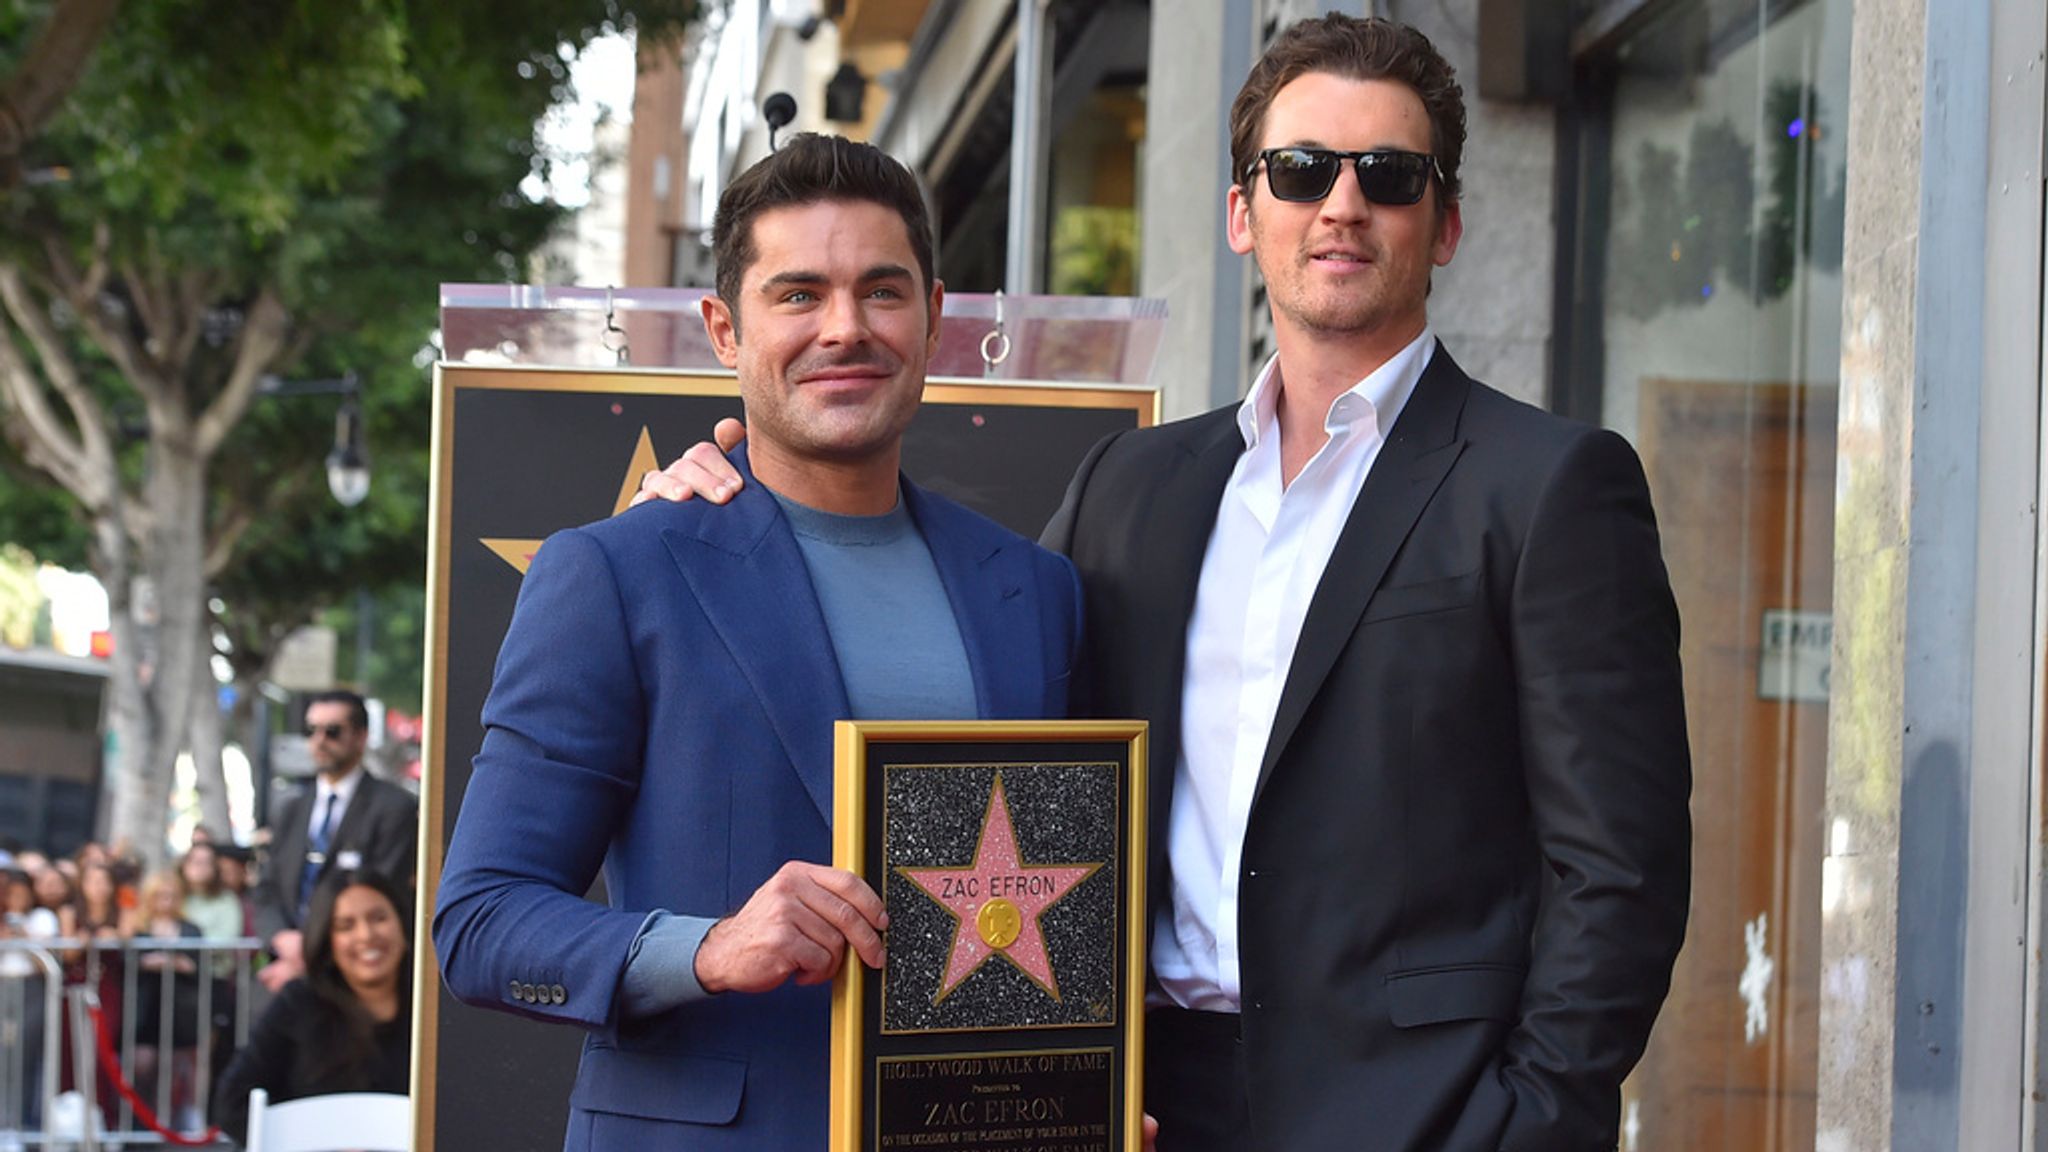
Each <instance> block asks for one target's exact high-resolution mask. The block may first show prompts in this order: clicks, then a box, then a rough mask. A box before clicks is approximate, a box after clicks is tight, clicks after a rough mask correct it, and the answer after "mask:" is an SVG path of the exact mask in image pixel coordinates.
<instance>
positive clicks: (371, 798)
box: [251, 691, 420, 993]
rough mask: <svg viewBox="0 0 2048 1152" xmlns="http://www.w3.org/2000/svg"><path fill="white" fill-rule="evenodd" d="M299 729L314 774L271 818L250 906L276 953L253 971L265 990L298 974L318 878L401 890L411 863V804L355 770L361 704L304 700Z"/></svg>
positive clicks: (414, 852) (256, 926)
mask: <svg viewBox="0 0 2048 1152" xmlns="http://www.w3.org/2000/svg"><path fill="white" fill-rule="evenodd" d="M305 733H306V747H307V749H308V750H309V751H310V752H311V753H312V755H313V766H314V767H315V768H316V769H317V770H318V775H316V776H315V777H314V779H313V782H312V785H311V786H310V787H308V788H305V789H302V790H301V791H300V792H299V793H298V794H297V795H295V796H293V797H292V798H291V799H290V800H288V801H286V803H285V805H284V809H283V811H282V812H280V813H279V814H278V816H277V818H276V820H275V821H273V822H272V825H271V828H270V830H269V832H270V849H269V852H268V854H267V855H266V856H265V858H264V864H263V874H262V877H261V878H260V879H259V880H258V882H257V884H256V888H255V892H254V895H253V899H252V900H251V904H252V911H253V912H254V923H253V926H252V930H253V932H254V934H255V935H257V936H260V937H262V938H263V939H265V940H267V941H269V943H270V951H271V954H272V955H273V956H275V957H276V959H274V960H272V961H271V962H270V963H269V964H266V965H264V967H263V968H262V970H260V971H259V972H258V973H257V974H256V975H257V979H259V980H261V981H263V986H264V987H265V988H268V989H269V990H270V991H271V992H273V993H274V992H276V991H277V990H278V989H280V988H282V987H284V986H285V985H286V984H289V983H290V982H292V981H293V980H295V979H298V978H299V977H300V976H303V975H305V971H306V964H305V935H304V927H305V923H306V907H307V905H308V903H310V902H311V900H312V897H313V889H314V888H315V887H316V886H317V885H318V884H319V881H320V877H322V876H324V875H326V874H327V873H328V872H329V871H330V870H337V871H356V870H363V869H367V870H369V871H372V872H375V873H377V874H378V875H381V876H388V877H391V878H392V879H394V880H396V881H398V882H399V883H401V884H404V885H406V886H408V887H409V886H411V884H412V883H413V878H414V874H415V873H416V872H417V871H418V865H419V819H420V809H419V801H417V800H416V799H414V798H413V795H412V793H411V792H408V791H406V790H405V789H404V788H401V787H399V786H398V785H396V784H392V783H389V782H387V781H384V780H379V779H378V778H376V777H375V776H372V775H370V772H369V769H368V768H366V767H365V766H364V764H363V750H364V749H365V748H367V747H368V746H369V742H370V713H369V709H368V708H366V707H365V706H364V704H363V698H362V697H361V696H358V695H356V694H355V693H353V692H345V691H334V692H321V693H319V694H317V695H315V696H313V697H312V698H311V699H310V700H309V701H308V702H307V704H306V727H305Z"/></svg>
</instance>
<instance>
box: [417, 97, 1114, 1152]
mask: <svg viewBox="0 0 2048 1152" xmlns="http://www.w3.org/2000/svg"><path fill="white" fill-rule="evenodd" d="M713 244H714V251H715V255H716V257H717V261H718V290H717V295H716V296H715V297H713V298H709V299H707V300H706V301H705V304H704V320H705V326H706V328H707V330H708V332H709V333H710V336H711V340H712V343H713V345H714V346H715V348H716V349H717V352H718V356H719V359H720V360H721V361H722V362H723V363H725V364H726V365H727V366H729V367H732V368H735V369H737V371H738V373H739V380H740V390H741V394H742V398H743V400H744V402H745V405H746V415H747V428H748V431H749V434H750V435H749V444H750V446H751V447H750V452H749V454H748V455H745V456H740V457H737V458H736V463H737V464H738V465H739V469H740V472H741V474H742V475H743V476H744V477H745V481H746V483H745V489H744V491H742V492H741V493H740V494H739V495H738V496H737V497H736V498H735V499H733V501H732V502H731V503H730V504H729V505H724V506H720V505H715V504H711V503H707V502H705V501H696V502H692V503H689V504H669V503H666V502H655V503H652V504H649V505H647V506H645V507H641V508H636V509H634V510H632V511H630V512H628V513H626V514H625V515H622V516H619V517H616V518H614V519H611V520H608V521H604V522H601V523H598V524H593V525H589V526H586V527H583V528H576V529H571V530H569V531H567V532H563V533H560V534H558V535H556V536H555V537H553V538H552V539H550V540H549V541H548V542H547V543H546V544H545V545H544V546H543V547H542V548H541V550H540V552H539V554H538V555H537V556H536V557H535V559H534V562H533V566H532V568H531V570H530V571H529V572H528V573H527V576H526V581H525V584H524V586H523V588H522V590H521V593H520V597H519V605H518V608H517V609H516V611H515V612H514V614H513V619H512V624H511V628H510V629H509V631H508V632H507V633H506V637H505V642H504V647H503V649H502V650H501V652H500V654H499V657H498V666H497V672H496V677H495V680H494V682H493V685H492V689H491V694H490V698H489V700H488V701H487V702H486V704H485V706H484V717H483V718H484V724H485V728H486V732H485V737H484V742H483V748H482V751H481V752H480V753H479V755H478V756H477V759H476V765H475V774H474V776H473V777H472V779H471V782H470V784H469V789H468V792H467V795H466V796H465V798H464V800H463V805H462V812H461V815H460V818H459V820H458V822H457V824H456V828H455V834H454V837H453V839H452V841H451V842H450V844H449V848H448V854H447V860H446V866H445V868H444V871H443V875H442V881H441V890H440V893H439V906H438V909H437V911H436V914H435V917H434V943H435V946H436V947H437V948H438V949H439V952H440V957H441V964H442V970H443V974H444V975H445V976H446V978H447V980H448V984H449V987H450V988H451V989H452V990H453V991H454V993H455V995H456V996H458V997H460V998H461V999H462V1000H463V1001H465V1002H467V1003H471V1004H477V1005H482V1006H486V1007H491V1008H497V1009H501V1010H503V1011H507V1012H512V1013H516V1014H519V1015H524V1016H530V1017H533V1018H535V1019H540V1020H548V1021H556V1022H561V1023H569V1024H575V1025H579V1026H581V1027H583V1028H585V1029H587V1030H589V1033H590V1034H589V1037H588V1039H587V1040H586V1042H585V1045H584V1052H583V1060H582V1065H581V1068H580V1070H579V1072H578V1075H577V1081H576V1087H575V1091H574V1095H573V1096H572V1098H571V1110H570V1118H569V1131H568V1134H567V1138H566V1141H565V1147H567V1148H569V1149H636V1150H638V1149H649V1150H655V1152H659V1150H662V1149H699V1148H719V1149H728V1148H729V1149H777V1150H781V1149H809V1148H822V1147H824V1145H825V1113H826V1099H827V1093H826V1075H827V1068H828V1059H827V1051H826V1040H827V1034H828V1031H829V1029H828V1010H829V994H828V991H827V989H826V987H825V985H826V984H827V982H828V981H829V980H830V979H831V978H832V977H833V975H834V974H835V973H836V972H837V971H838V968H839V965H840V963H841V962H842V960H843V958H844V957H845V956H846V954H847V952H848V950H849V949H851V950H852V951H853V952H854V953H855V954H857V955H858V956H859V958H860V960H861V961H862V962H864V963H867V964H869V965H879V964H880V963H881V960H882V945H881V935H880V934H881V932H882V931H883V929H884V928H885V927H886V919H887V918H886V916H885V915H884V913H883V911H882V904H881V901H880V900H879V899H878V898H877V896H876V895H875V893H874V891H873V890H872V889H870V888H869V887H868V886H867V885H866V884H865V883H863V882H862V881H861V880H860V879H859V878H858V877H856V876H854V875H852V874H850V873H847V872H843V871H839V870H836V869H833V868H830V867H828V866H827V864H826V863H825V862H826V861H828V860H829V859H830V852H831V847H830V823H829V822H830V811H831V798H832V724H833V721H835V720H840V719H846V718H866V717H873V718H927V719H947V718H962V719H967V718H987V719H997V718H1023V717H1040V716H1059V715H1063V714H1064V713H1065V711H1066V685H1067V676H1068V672H1069V670H1070V668H1071V666H1072V660H1073V656H1074V652H1075V650H1076V648H1077V645H1078V642H1079V637H1080V619H1079V607H1078V604H1079V584H1078V581H1077V578H1076V576H1075V574H1074V570H1073V567H1072V565H1070V564H1069V563H1068V562H1067V561H1066V560H1064V559H1062V558H1060V557H1057V556H1054V555H1053V554H1051V553H1049V552H1046V551H1043V550H1042V549H1040V548H1038V547H1037V546H1036V545H1035V544H1032V543H1031V542H1030V541H1027V540H1025V539H1023V538H1022V537H1019V536H1016V535H1014V534H1012V533H1010V532H1008V531H1007V530H1005V529H1003V528H1001V527H998V526H997V525H995V524H994V523H991V522H990V521H987V520H985V519H983V518H982V517H980V516H978V515H976V514H974V513H972V512H969V511H967V510H966V509H964V508H961V507H958V506H957V505H954V504H951V503H949V502H947V501H945V500H942V499H940V498H939V497H936V496H933V495H930V494H928V493H924V492H921V491H919V490H918V489H917V488H916V487H915V486H913V485H912V484H911V483H910V482H909V481H908V480H906V479H904V478H903V477H902V476H901V475H900V474H899V472H898V458H899V451H900V445H901V438H902V434H903V431H904V428H905V427H906V426H907V425H908V424H909V422H910V418H911V415H912V414H913V413H914V412H915V411H916V409H917V405H918V400H919V397H920V395H921V393H922V390H923V386H924V375H925V365H926V363H927V361H928V359H929V357H930V356H931V354H932V353H933V351H934V350H935V349H936V347H937V345H938V322H939V310H940V301H941V296H942V292H943V289H942V288H941V286H940V284H939V283H938V281H937V280H935V279H934V278H933V275H932V241H931V230H930V225H929V223H928V222H927V218H926V215H925V208H924V201H923V199H922V197H921V196H920V195H919V192H918V188H917V185H916V182H915V180H914V178H913V177H912V176H911V175H910V173H909V172H908V171H906V170H905V169H904V168H903V167H902V166H901V165H899V164H897V163H896V162H895V161H893V160H891V159H889V158H888V157H887V156H886V155H884V154H883V153H881V152H880V151H878V150H876V149H874V148H872V147H869V146H867V145H862V144H852V143H848V142H847V141H845V140H841V139H838V138H832V137H821V136H810V135H802V136H798V137H795V138H793V139H791V140H790V141H788V142H787V143H786V144H784V145H783V147H782V149H781V150H780V151H778V152H777V153H776V154H775V155H773V156H771V157H770V158H769V159H767V160H764V161H762V162H761V163H760V164H758V165H756V166H754V167H753V168H752V169H750V170H748V171H747V172H746V173H745V174H743V175H742V176H741V177H740V178H739V179H738V180H736V181H735V182H734V183H733V184H732V186H731V187H730V188H729V189H727V191H726V192H725V194H724V195H723V196H722V197H721V198H720V202H719V208H718V214H717V218H716V222H715V224H714V229H713ZM600 868H601V869H602V872H603V875H604V879H605V888H606V891H607V893H608V897H609V904H608V905H599V904H595V903H591V902H589V901H586V900H585V899H583V893H584V892H585V891H587V890H588V889H589V887H590V884H591V881H592V879H593V878H594V877H595V876H596V875H597V874H598V872H599V870H600Z"/></svg>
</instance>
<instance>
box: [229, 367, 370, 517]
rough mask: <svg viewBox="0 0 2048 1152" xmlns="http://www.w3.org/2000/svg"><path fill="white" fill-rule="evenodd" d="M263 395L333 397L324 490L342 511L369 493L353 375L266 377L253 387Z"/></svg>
mask: <svg viewBox="0 0 2048 1152" xmlns="http://www.w3.org/2000/svg"><path fill="white" fill-rule="evenodd" d="M256 390H257V392H258V393H259V394H261V395H264V396H334V395H339V396H340V397H341V406H340V407H339V408H337V409H336V410H335V413H334V450H333V451H331V452H329V453H328V454H327V490H328V491H329V492H332V493H333V494H334V499H335V500H336V501H337V502H339V503H340V504H341V506H342V507H344V508H353V507H355V506H356V505H358V504H361V503H362V502H363V498H364V497H366V496H368V495H369V494H370V455H369V451H368V449H367V448H366V447H365V446H364V441H365V433H364V424H363V405H362V385H361V383H360V381H358V380H357V379H356V374H355V373H354V372H345V373H343V374H342V375H341V376H339V377H336V378H334V379H330V380H284V379H280V378H279V377H276V376H265V377H264V378H263V380H262V382H261V383H259V384H258V385H257V387H256Z"/></svg>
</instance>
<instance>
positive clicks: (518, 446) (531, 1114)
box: [413, 364, 1158, 1152]
mask: <svg viewBox="0 0 2048 1152" xmlns="http://www.w3.org/2000/svg"><path fill="white" fill-rule="evenodd" d="M1157 413H1158V394H1157V392H1156V391H1153V390H1150V389H1134V388H1123V387H1105V386H1093V385H1091V386H1085V387H1073V386H1067V385H1061V384H1053V383H1019V382H1015V381H1004V382H1001V383H999V384H982V383H977V382H975V381H971V380H944V379H940V380H934V381H932V382H931V383H930V384H928V385H927V387H926V390H925V399H924V407H923V408H922V409H921V410H920V411H919V413H918V415H917V418H916V420H915V421H914V422H913V424H912V425H911V428H910V431H909V433H908V434H907V435H906V436H905V439H904V452H903V461H904V470H905V471H906V472H907V473H909V474H910V476H911V477H912V478H914V479H915V480H917V482H918V483H919V484H921V485H923V486H924V487H926V488H927V489H929V490H932V491H935V492H938V493H941V494H943V495H946V496H949V497H951V498H953V499H955V500H958V501H960V502H961V503H963V504H966V505H968V506H969V507H972V508H975V509H977V510H978V511H981V512H983V513H984V514H986V515H989V516H991V517H993V518H994V519H996V520H998V521H1000V522H1002V523H1004V524H1006V525H1008V526H1009V527H1011V528H1013V529H1015V530H1017V531H1019V532H1022V533H1023V534H1025V535H1027V536H1034V537H1035V536H1036V535H1037V534H1038V532H1039V529H1040V528H1041V527H1042V526H1043V525H1044V523H1045V521H1046V520H1047V519H1048V518H1049V517H1050V516H1051V515H1052V513H1053V511H1054V510H1056V509H1057V507H1058V505H1059V500H1060V497H1061V495H1062V494H1063V493H1064V491H1065V488H1066V484H1067V481H1068V479H1069V478H1070V477H1071V476H1072V474H1073V471H1074V468H1075V466H1076V465H1078V464H1079V463H1080V460H1081V457H1082V456H1083V455H1084V454H1085V453H1086V452H1087V450H1088V449H1089V448H1090V447H1091V446H1092V445H1093V444H1094V443H1095V442H1096V441H1097V440H1099V439H1101V438H1102V437H1103V436H1106V435H1108V434H1110V433H1112V432H1116V431H1121V430H1124V429H1128V428H1133V427H1141V426H1146V425H1149V424H1151V423H1153V422H1154V421H1155V420H1156V419H1157ZM740 414H741V413H740V402H739V390H738V385H737V382H736V381H735V379H734V378H733V377H732V375H731V374H729V373H718V372H702V371H688V370H676V369H630V368H619V369H607V370H591V369H558V368H538V367H502V366H482V365H457V364H443V365H441V366H439V367H437V369H436V372H435V403H434V431H433V436H434V481H433V495H432V501H433V504H432V509H431V517H430V519H431V525H432V527H431V533H432V541H431V552H430V553H429V560H428V573H427V579H428V597H429V610H430V619H429V623H428V636H427V673H428V682H427V716H426V733H425V741H424V743H425V749H424V756H423V759H424V767H425V771H424V775H423V776H422V780H421V795H420V802H421V817H422V818H421V821H420V836H421V845H420V894H421V898H420V918H419V924H418V932H417V934H416V943H417V948H416V952H417V955H418V961H419V963H418V968H417V971H416V976H415V981H414V1014H415V1028H414V1045H415V1046H414V1054H413V1077H414V1081H413V1099H414V1101H415V1116H416V1124H417V1130H416V1138H415V1141H414V1145H413V1146H414V1148H415V1149H417V1150H418V1152H433V1150H435V1149H442V1150H447V1152H453V1150H457V1149H469V1148H490V1149H504V1150H508V1152H519V1150H522V1149H533V1150H535V1152H553V1150H554V1149H558V1148H560V1147H561V1145H562V1133H563V1129H564V1126H565V1124H566V1122H567V1119H568V1101H569V1093H570V1088H571V1086H572V1084H573V1082H574V1079H575V1071H576V1061H577V1055H578V1052H579V1051H580V1048H581V1042H582V1039H583V1037H582V1034H581V1033H580V1032H578V1031H577V1030H575V1029H572V1028H566V1027H551V1026H548V1025H542V1024H535V1023H532V1022H530V1021H525V1020H520V1019H516V1018H514V1017H511V1016H508V1015H505V1014H502V1013H498V1012H491V1011H485V1010H483V1009H476V1008H470V1007H467V1006H465V1005H463V1004H460V1003H458V1002H457V1001H455V999H454V998H453V997H451V996H448V995H446V994H445V992H444V990H443V989H442V986H441V982H440V977H439V975H438V972H439V968H438V962H437V959H436V957H435V956H434V952H433V945H432V941H431V940H430V939H429V938H428V935H427V925H428V923H429V920H430V918H431V916H432V911H433V893H434V892H435V890H436V889H437V888H438V886H439V883H440V877H441V863H442V859H443V855H444V851H445V848H446V845H447V843H448V837H449V834H450V833H451V832H452V831H453V830H454V826H455V818H456V814H457V813H458V812H459V810H460V808H461V804H462V796H463V792H464V790H465V789H466V787H467V785H468V782H469V774H470V762H471V760H472V759H473V758H474V757H475V755H476V753H477V750H478V748H479V746H480V744H481V742H482V738H483V732H482V728H481V726H480V724H479V722H478V717H479V716H480V714H481V713H482V710H483V701H484V697H485V695H486V694H487V693H488V691H489V689H490V680H491V670H492V666H493V664H494V663H495V661H496V658H497V654H498V646H499V642H500V641H501V640H502V639H503V637H504V633H505V628H506V625H507V624H508V623H509V622H510V620H511V618H512V606H513V603H514V601H515V599H516V598H517V596H518V593H519V583H520V579H521V577H522V575H523V574H524V572H525V570H526V565H527V563H528V561H529V560H530V559H531V557H532V555H533V553H534V551H535V550H536V549H538V548H539V546H540V542H541V541H542V540H543V539H545V538H546V537H547V536H548V535H549V534H551V533H553V532H555V531H558V530H560V529H563V528H568V527H572V526H574V525H578V524H584V523H588V522H590V521H592V520H597V519H601V518H603V517H605V516H608V515H612V514H613V513H615V512H616V511H618V510H620V509H622V508H623V507H624V506H625V503H626V501H627V500H629V499H630V498H631V496H632V494H633V492H634V491H635V490H637V488H638V486H639V479H640V476H641V475H642V474H643V473H645V472H646V471H647V470H648V469H650V468H654V467H657V466H658V465H660V464H664V463H667V462H668V461H670V460H673V459H675V458H676V457H677V456H679V455H681V454H682V452H683V450H684V449H685V448H687V447H688V446H689V445H690V444H692V443H694V442H696V441H698V440H701V439H704V438H706V437H707V436H708V435H709V432H710V429H711V426H712V425H713V424H714V423H715V422H716V421H717V420H718V419H720V418H721V417H725V416H738V415H740ZM592 895H593V896H594V897H595V896H597V895H598V894H597V893H593V894H592Z"/></svg>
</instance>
